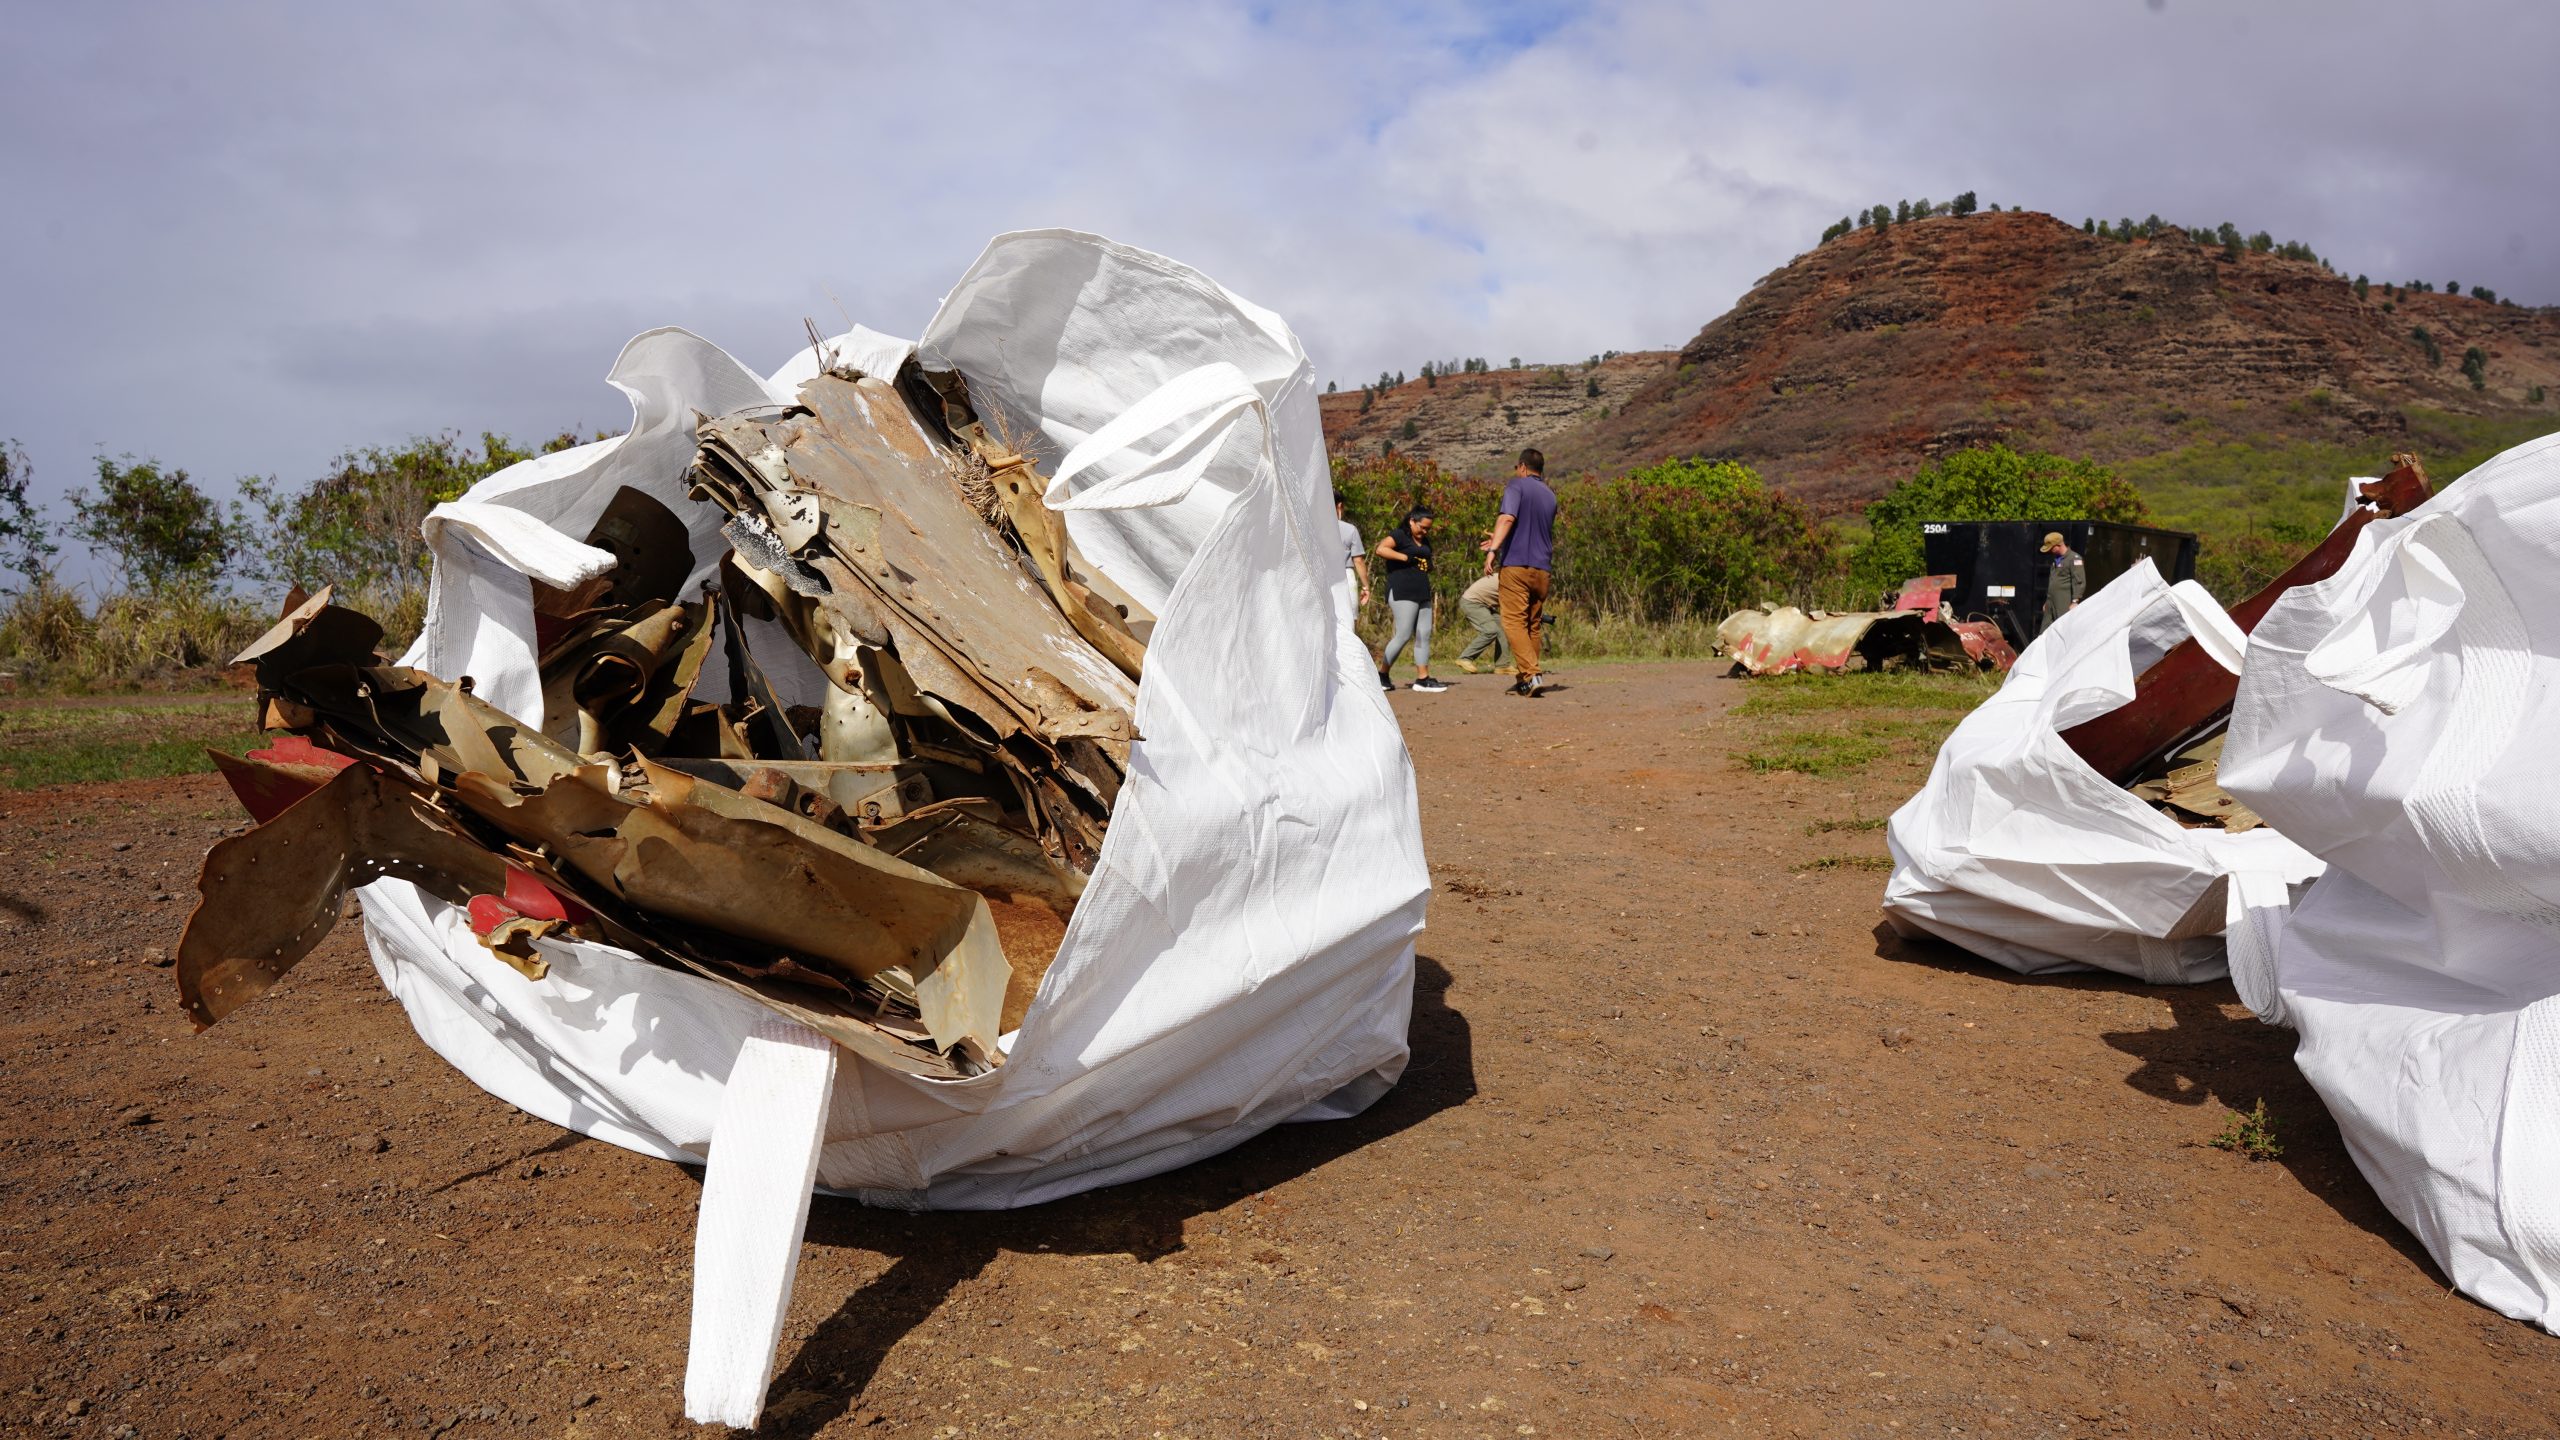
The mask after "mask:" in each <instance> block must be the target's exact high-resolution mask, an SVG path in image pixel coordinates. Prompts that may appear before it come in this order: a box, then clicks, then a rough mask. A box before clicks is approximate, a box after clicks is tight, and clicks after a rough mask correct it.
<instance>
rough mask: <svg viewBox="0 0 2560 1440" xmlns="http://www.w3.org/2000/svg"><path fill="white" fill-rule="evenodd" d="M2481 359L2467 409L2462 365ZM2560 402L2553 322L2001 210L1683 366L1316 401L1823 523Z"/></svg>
mask: <svg viewBox="0 0 2560 1440" xmlns="http://www.w3.org/2000/svg"><path fill="white" fill-rule="evenodd" d="M2421 328H2423V329H2424V330H2426V331H2427V332H2428V335H2429V337H2430V338H2431V339H2432V341H2433V344H2434V351H2435V358H2434V359H2433V360H2432V361H2431V360H2430V358H2429V354H2428V351H2427V348H2426V346H2425V345H2424V344H2422V342H2420V341H2419V340H2418V339H2417V338H2416V337H2415V335H2414V333H2413V332H2414V331H2416V330H2418V329H2421ZM2475 346H2476V347H2478V348H2479V349H2480V350H2481V351H2482V352H2483V354H2484V357H2485V361H2486V367H2485V376H2484V378H2485V388H2482V389H2476V390H2475V389H2474V388H2473V387H2472V384H2471V382H2470V381H2469V379H2467V378H2466V377H2465V376H2464V374H2463V373H2462V369H2461V366H2462V361H2463V357H2464V354H2465V352H2466V350H2468V349H2469V348H2471V347H2475ZM1593 380H1597V382H1598V384H1597V387H1596V388H1598V389H1599V390H1600V392H1601V393H1600V395H1598V396H1596V397H1595V396H1592V395H1590V394H1589V393H1588V392H1589V391H1590V390H1591V389H1592V388H1594V387H1593V385H1592V384H1591V381H1593ZM2537 387H2541V388H2540V390H2539V394H2541V395H2542V396H2543V397H2545V398H2540V399H2537V398H2535V397H2536V395H2537V393H2538V392H2537ZM2556 394H2560V309H2554V308H2540V309H2529V308H2520V307H2516V306H2511V305H2500V304H2494V303H2491V302H2487V301H2482V300H2475V299H2470V298H2465V297H2457V296H2453V295H2447V294H2441V293H2437V294H2414V293H2405V292H2404V293H2402V294H2400V295H2399V296H2398V297H2397V298H2393V297H2391V296H2389V295H2387V294H2386V292H2385V290H2384V288H2383V287H2382V286H2381V285H2379V284H2376V285H2374V286H2372V287H2371V288H2370V290H2369V291H2368V292H2367V293H2366V294H2365V295H2364V296H2362V297H2361V298H2360V297H2359V296H2358V295H2357V294H2356V291H2355V288H2354V285H2353V284H2352V282H2351V281H2350V280H2348V279H2345V278H2342V277H2340V276H2337V275H2334V274H2331V273H2330V272H2329V271H2327V270H2326V269H2324V268H2322V267H2321V266H2320V265H2318V264H2317V263H2314V262H2312V261H2308V260H2292V259H2284V258H2280V257H2278V256H2276V255H2272V254H2259V253H2252V252H2248V251H2245V250H2244V251H2242V252H2241V253H2239V254H2238V255H2237V256H2232V255H2228V254H2226V253H2225V251H2224V250H2223V248H2222V247H2221V246H2219V245H2217V244H2212V243H2199V242H2198V241H2197V240H2194V239H2190V238H2187V237H2186V236H2185V235H2184V233H2183V232H2179V231H2176V230H2170V231H2166V232H2164V233H2163V234H2162V235H2161V236H2159V237H2158V238H2154V239H2136V240H2130V241H2119V240H2111V239H2103V238H2100V237H2098V236H2095V235H2090V234H2086V233H2084V232H2082V231H2081V230H2079V229H2076V228H2074V227H2072V226H2070V225H2067V224H2065V223H2063V222H2061V221H2059V220H2056V219H2055V218H2053V217H2052V216H2050V215H2042V214H2036V213H2033V212H2017V211H2008V212H1999V213H1991V214H1977V215H1970V216H1964V217H1960V218H1959V217H1944V218H1937V219H1930V220H1922V221H1915V222H1912V223H1909V224H1902V225H1895V226H1893V227H1891V228H1890V229H1888V230H1886V231H1884V232H1882V233H1878V232H1876V231H1873V230H1863V229H1862V230H1859V231H1857V232H1855V233H1853V234H1851V235H1848V236H1846V237H1843V238H1841V239H1837V240H1834V241H1831V242H1830V243H1828V244H1825V245H1823V246H1822V247H1820V248H1819V249H1816V250H1813V251H1811V252H1809V253H1806V254H1804V255H1800V256H1798V257H1796V259H1794V260H1793V261H1791V262H1789V263H1788V264H1787V265H1786V266H1785V267H1783V268H1781V269H1780V270H1778V271H1776V272H1775V273H1773V274H1771V275H1769V276H1767V277H1766V278H1764V279H1763V280H1762V281H1761V282H1760V283H1759V284H1758V285H1756V286H1754V287H1753V288H1752V290H1751V292H1750V293H1749V294H1747V295H1745V296H1744V297H1743V298H1742V300H1741V301H1740V302H1739V303H1738V304H1736V305H1735V306H1734V308H1733V309H1732V310H1731V311H1730V312H1728V313H1727V314H1725V315H1724V316H1722V317H1720V318H1718V319H1717V320H1715V321H1714V322H1712V323H1710V324H1709V325H1708V326H1707V327H1706V328H1705V329H1703V330H1701V331H1700V332H1699V333H1698V336H1697V338H1696V339H1694V340H1692V341H1690V342H1689V344H1688V345H1687V346H1685V347H1683V348H1682V349H1681V350H1680V351H1679V352H1678V354H1677V355H1676V356H1667V357H1666V356H1661V355H1629V356H1622V357H1620V358H1618V359H1617V360H1614V361H1610V362H1606V363H1604V364H1602V365H1601V366H1599V367H1597V369H1596V370H1593V371H1590V372H1587V373H1586V372H1585V371H1584V369H1583V368H1582V367H1581V366H1578V365H1577V366H1569V367H1564V368H1562V369H1558V370H1514V371H1496V372H1493V373H1491V374H1487V375H1467V376H1458V377H1451V378H1450V379H1444V380H1442V381H1441V382H1440V383H1439V385H1438V386H1436V387H1430V388H1426V387H1425V386H1424V385H1423V384H1422V382H1420V381H1418V380H1417V381H1412V382H1409V383H1407V384H1405V385H1402V386H1398V387H1395V388H1393V389H1390V390H1387V391H1384V392H1382V393H1380V394H1379V395H1378V396H1377V397H1376V399H1375V401H1374V403H1373V405H1372V406H1371V409H1370V411H1369V413H1368V414H1366V415H1361V414H1359V413H1358V407H1359V405H1360V401H1361V396H1360V395H1359V394H1358V393H1357V392H1352V393H1348V394H1345V395H1340V396H1331V397H1327V400H1326V404H1325V412H1324V413H1325V429H1326V434H1327V436H1328V437H1329V438H1330V439H1331V440H1332V441H1333V443H1334V445H1335V449H1336V453H1337V454H1348V453H1368V454H1375V453H1377V450H1378V449H1379V447H1380V446H1381V445H1382V444H1383V443H1385V442H1386V441H1388V440H1394V441H1395V444H1396V448H1397V450H1398V451H1400V452H1403V453H1409V454H1417V455H1425V456H1430V457H1432V458H1434V459H1437V460H1439V461H1440V462H1441V463H1443V464H1446V465H1450V466H1452V467H1453V468H1458V469H1464V470H1471V471H1475V472H1477V473H1496V472H1498V471H1499V470H1501V469H1506V468H1507V461H1508V458H1509V456H1508V452H1509V451H1513V450H1516V449H1517V448H1518V446H1519V445H1521V444H1526V443H1537V444H1541V445H1543V446H1544V448H1545V449H1546V450H1547V452H1548V456H1549V460H1550V471H1551V473H1559V474H1561V473H1570V472H1572V471H1575V470H1588V471H1595V472H1601V473H1610V472H1617V471H1623V470H1626V469H1628V468H1631V467H1633V466H1636V465H1641V464H1645V463H1648V462H1650V461H1653V460H1657V459H1660V458H1663V457H1664V456H1669V455H1709V456H1717V457H1724V458H1732V459H1738V460H1742V461H1745V462H1747V463H1749V464H1751V465H1753V466H1755V467H1757V468H1758V469H1759V470H1760V471H1761V473H1762V474H1763V475H1765V476H1767V477H1768V478H1769V479H1771V480H1772V481H1774V482H1776V483H1778V484H1780V485H1782V486H1784V487H1785V488H1787V489H1789V490H1791V491H1793V492H1795V493H1797V494H1798V495H1801V496H1803V497H1804V498H1806V499H1808V500H1811V501H1813V502H1815V503H1816V504H1817V505H1819V506H1822V507H1823V508H1826V509H1836V508H1845V507H1847V506H1849V505H1852V504H1855V503H1857V502H1859V501H1862V500H1865V499H1869V498H1872V497H1873V496H1875V495H1877V494H1880V493H1882V491H1883V490H1884V488H1885V487H1886V486H1888V485H1890V484H1891V483H1892V482H1893V481H1895V480H1897V479H1900V478H1902V477H1904V476H1907V475H1908V474H1910V472H1911V471H1912V469H1913V468H1914V467H1915V466H1917V465H1919V464H1920V463H1922V462H1923V461H1925V460H1926V459H1928V458H1929V457H1931V456H1933V455H1937V454H1941V453H1944V452H1945V451H1947V450H1950V449H1955V448H1960V447H1964V446H1968V445H1976V444H1985V443H1990V442H1993V441H2005V442H2007V443H2009V444H2012V445H2017V446H2021V447H2033V448H2039V449H2049V450H2056V451H2061V452H2064V453H2068V454H2073V455H2080V456H2086V457H2089V458H2092V459H2098V460H2126V459H2132V458H2135V457H2140V456H2148V455H2158V454H2161V453H2163V452H2169V451H2175V450H2179V449H2181V448H2183V447H2188V446H2195V445H2201V444H2211V443H2213V442H2215V441H2219V440H2246V441H2249V442H2251V443H2258V444H2265V443H2281V442H2284V441H2289V440H2326V441H2339V442H2357V441H2362V440H2368V439H2370V438H2372V437H2376V436H2388V435H2391V434H2395V433H2398V432H2400V431H2401V430H2403V429H2405V428H2406V427H2407V425H2408V410H2409V409H2410V408H2411V407H2427V408H2430V409H2436V410H2443V411H2449V412H2454V413H2458V414H2478V415H2501V416H2505V415H2516V414H2520V413H2524V412H2527V411H2528V410H2541V411H2547V412H2549V413H2550V414H2551V415H2552V416H2553V428H2555V429H2560V404H2555V403H2553V402H2552V401H2551V400H2550V399H2549V398H2548V397H2549V396H2551V395H2556ZM1515 416H1516V418H1515ZM1408 420H1410V421H1411V422H1412V423H1413V427H1414V428H1413V431H1412V432H1411V434H1410V436H1409V437H1407V438H1401V439H1398V438H1397V437H1398V436H1402V435H1404V434H1405V432H1404V429H1403V427H1404V425H1405V422H1407V421H1408Z"/></svg>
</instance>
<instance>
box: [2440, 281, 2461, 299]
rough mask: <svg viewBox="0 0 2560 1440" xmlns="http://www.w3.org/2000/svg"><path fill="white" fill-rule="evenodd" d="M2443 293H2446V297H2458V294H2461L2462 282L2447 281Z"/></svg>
mask: <svg viewBox="0 0 2560 1440" xmlns="http://www.w3.org/2000/svg"><path fill="white" fill-rule="evenodd" d="M2444 293H2446V294H2447V295H2459V294H2461V293H2462V282H2461V281H2459V280H2447V281H2446V282H2444Z"/></svg>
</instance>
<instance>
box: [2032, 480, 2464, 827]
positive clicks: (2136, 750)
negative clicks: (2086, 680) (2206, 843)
mask: <svg viewBox="0 0 2560 1440" xmlns="http://www.w3.org/2000/svg"><path fill="white" fill-rule="evenodd" d="M2391 462H2392V469H2391V473H2389V474H2387V475H2385V476H2383V477H2382V478H2381V479H2380V480H2377V481H2374V482H2372V483H2371V484H2366V485H2360V486H2358V487H2357V506H2356V511H2355V513H2354V514H2352V515H2349V516H2347V517H2346V518H2345V519H2344V520H2341V521H2339V522H2338V526H2337V528H2336V529H2334V530H2332V531H2330V532H2329V536H2328V538H2327V539H2325V540H2322V541H2321V542H2320V544H2319V545H2318V546H2316V547H2314V548H2313V549H2312V551H2311V553H2310V554H2308V555H2305V556H2303V557H2302V558H2301V559H2300V560H2298V561H2296V562H2294V565H2293V567H2292V568H2291V569H2289V570H2287V571H2285V572H2284V573H2283V574H2282V575H2279V576H2277V577H2276V578H2275V579H2274V580H2272V581H2270V582H2268V584H2267V585H2266V587H2265V588H2264V589H2262V590H2260V591H2259V592H2258V593H2257V594H2255V595H2252V596H2250V597H2249V598H2248V599H2247V600H2244V601H2242V602H2241V603H2240V604H2239V605H2237V606H2235V607H2233V609H2232V611H2231V619H2232V623H2234V624H2236V625H2238V626H2239V627H2240V630H2241V632H2242V633H2243V634H2246V633H2248V632H2249V631H2252V630H2255V629H2256V628H2257V627H2258V622H2259V621H2260V620H2262V619H2264V618H2266V614H2267V612H2268V611H2269V610H2271V609H2273V608H2275V603H2276V600H2277V598H2278V597H2279V596H2281V595H2283V594H2284V592H2286V591H2287V590H2290V589H2292V588H2294V587H2295V586H2297V585H2310V584H2314V583H2316V582H2318V581H2321V580H2325V579H2327V578H2328V577H2329V576H2331V575H2334V574H2336V573H2337V571H2338V567H2339V566H2341V565H2344V564H2345V563H2346V561H2347V556H2348V554H2349V553H2350V552H2351V551H2353V550H2354V549H2355V543H2356V536H2357V535H2359V534H2361V533H2362V532H2363V530H2364V527H2365V526H2367V525H2370V524H2372V523H2373V522H2374V521H2376V520H2384V519H2390V518H2392V517H2394V516H2399V515H2406V514H2408V513H2409V512H2410V511H2412V510H2415V509H2417V508H2418V507H2419V506H2421V505H2424V504H2425V503H2426V502H2427V498H2428V496H2429V495H2430V494H2431V493H2432V492H2431V490H2430V488H2429V486H2428V483H2427V472H2426V467H2424V466H2422V465H2420V464H2419V463H2418V457H2417V456H2415V455H2405V454H2404V455H2394V456H2392V457H2391ZM2239 692H2240V677H2238V676H2237V675H2234V674H2233V673H2232V672H2230V671H2229V670H2226V669H2224V668H2223V667H2222V666H2221V665H2220V664H2218V663H2216V662H2215V661H2214V659H2213V658H2212V657H2211V656H2210V655H2207V654H2206V653H2205V650H2204V647H2203V646H2201V645H2199V644H2197V643H2196V642H2195V641H2193V640H2188V641H2185V642H2183V643H2181V644H2180V645H2178V646H2177V647H2176V648H2175V649H2173V650H2171V651H2170V652H2169V653H2168V654H2166V655H2164V656H2162V657H2160V659H2159V660H2158V661H2157V662H2155V663H2154V664H2153V665H2152V666H2151V668H2149V669H2147V670H2145V671H2143V672H2142V674H2141V675H2140V676H2138V677H2136V679H2135V681H2134V698H2133V699H2132V700H2130V701H2128V702H2126V703H2125V704H2123V705H2120V706H2117V707H2116V708H2115V709H2113V710H2110V711H2108V712H2107V713H2106V714H2104V715H2101V716H2099V717H2097V718H2096V719H2094V720H2088V721H2084V722H2083V723H2081V724H2078V725H2075V726H2073V727H2071V728H2070V729H2068V730H2065V731H2063V732H2062V738H2063V740H2064V741H2065V742H2066V743H2067V744H2069V745H2070V746H2071V749H2072V751H2073V752H2074V753H2076V754H2077V755H2079V757H2080V758H2081V759H2083V760H2086V761H2088V762H2089V767H2090V768H2091V769H2093V770H2095V771H2097V772H2098V773H2099V774H2101V775H2104V776H2106V777H2107V778H2108V779H2110V780H2113V781H2114V782H2116V783H2117V784H2119V785H2123V784H2129V783H2131V782H2132V781H2133V780H2135V779H2136V778H2138V777H2140V776H2141V775H2143V774H2144V773H2146V772H2147V771H2149V770H2152V769H2154V768H2156V767H2157V766H2158V765H2159V763H2160V762H2161V761H2162V760H2163V759H2164V758H2165V757H2168V756H2171V755H2174V754H2176V753H2178V752H2179V751H2181V750H2183V749H2185V748H2187V747H2188V746H2190V745H2193V744H2195V743H2196V742H2197V741H2198V740H2199V739H2201V738H2203V737H2205V736H2210V735H2214V734H2218V733H2220V731H2221V728H2222V726H2223V725H2224V724H2226V723H2228V721H2229V720H2230V718H2231V702H2232V700H2233V698H2234V697H2236V696H2237V695H2238V694H2239Z"/></svg>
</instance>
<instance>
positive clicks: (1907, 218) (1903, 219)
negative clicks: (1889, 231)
mask: <svg viewBox="0 0 2560 1440" xmlns="http://www.w3.org/2000/svg"><path fill="white" fill-rule="evenodd" d="M1893 221H1894V223H1895V224H1897V225H1908V224H1910V223H1911V202H1910V201H1908V200H1901V201H1896V202H1895V204H1894V207H1893Z"/></svg>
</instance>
